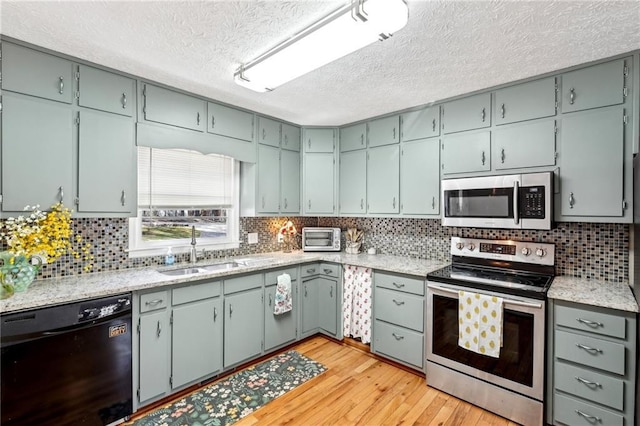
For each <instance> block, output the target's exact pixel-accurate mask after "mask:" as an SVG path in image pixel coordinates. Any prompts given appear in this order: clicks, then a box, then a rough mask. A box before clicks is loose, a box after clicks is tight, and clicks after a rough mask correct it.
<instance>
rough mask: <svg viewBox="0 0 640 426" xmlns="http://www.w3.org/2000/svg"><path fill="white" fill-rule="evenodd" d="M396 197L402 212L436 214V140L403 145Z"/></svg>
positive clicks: (438, 185) (438, 189) (437, 159)
mask: <svg viewBox="0 0 640 426" xmlns="http://www.w3.org/2000/svg"><path fill="white" fill-rule="evenodd" d="M400 200H401V201H402V202H401V207H402V208H401V211H402V213H404V214H411V215H413V214H416V215H423V214H425V215H439V214H440V140H439V139H436V138H434V139H423V140H419V141H415V142H410V143H407V144H404V145H403V147H402V154H401V156H400Z"/></svg>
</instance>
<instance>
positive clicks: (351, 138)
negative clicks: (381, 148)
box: [340, 123, 367, 152]
mask: <svg viewBox="0 0 640 426" xmlns="http://www.w3.org/2000/svg"><path fill="white" fill-rule="evenodd" d="M366 134H367V125H366V123H361V124H356V125H355V126H349V127H343V128H342V129H340V152H347V151H354V150H356V149H364V148H366V147H367V141H366Z"/></svg>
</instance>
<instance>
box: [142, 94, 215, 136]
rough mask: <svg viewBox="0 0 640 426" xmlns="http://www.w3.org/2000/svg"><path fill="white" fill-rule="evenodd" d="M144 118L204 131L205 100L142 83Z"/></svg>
mask: <svg viewBox="0 0 640 426" xmlns="http://www.w3.org/2000/svg"><path fill="white" fill-rule="evenodd" d="M143 94H144V108H143V112H144V119H145V120H147V121H153V122H156V123H162V124H169V125H171V126H176V127H182V128H185V129H191V130H198V131H201V132H202V131H204V129H205V122H204V120H205V117H206V113H205V108H206V102H205V101H203V100H202V99H198V98H194V97H193V96H189V95H185V94H182V93H178V92H174V91H172V90H168V89H163V88H161V87H157V86H154V85H151V84H145V85H144V91H143Z"/></svg>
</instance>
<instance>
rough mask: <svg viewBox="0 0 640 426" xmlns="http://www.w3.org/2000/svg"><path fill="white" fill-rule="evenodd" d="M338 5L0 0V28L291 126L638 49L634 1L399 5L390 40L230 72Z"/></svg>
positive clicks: (639, 27)
mask: <svg viewBox="0 0 640 426" xmlns="http://www.w3.org/2000/svg"><path fill="white" fill-rule="evenodd" d="M344 3H345V1H344V0H342V1H310V0H308V1H164V2H161V1H10V0H1V1H0V15H1V20H0V33H2V34H4V35H7V36H10V37H14V38H17V39H20V40H25V41H28V42H31V43H34V44H37V45H40V46H44V47H47V48H50V49H53V50H56V51H59V52H62V53H66V54H69V55H73V56H76V57H80V58H82V59H86V60H89V61H92V62H95V63H98V64H102V65H105V66H108V67H112V68H115V69H119V70H123V71H126V72H129V73H131V74H135V75H138V76H140V77H143V78H147V79H151V80H156V81H159V82H162V83H165V84H167V85H170V86H175V87H179V88H181V89H183V90H187V91H190V92H194V93H198V94H201V95H204V96H207V97H210V98H213V99H217V100H220V101H222V102H226V103H229V104H233V105H238V106H241V107H244V108H248V109H251V110H254V111H257V112H260V113H263V114H267V115H271V116H274V117H277V118H280V119H284V120H288V121H291V122H294V123H297V124H301V125H342V124H345V123H350V122H354V121H358V120H362V119H365V118H370V117H373V116H377V115H382V114H385V113H389V112H392V111H397V110H400V109H404V108H408V107H412V106H416V105H421V104H426V103H429V102H433V101H436V100H440V99H444V98H448V97H451V96H455V95H459V94H463V93H468V92H472V91H475V90H480V89H483V88H486V87H490V86H494V85H498V84H501V83H506V82H510V81H514V80H518V79H522V78H526V77H530V76H534V75H537V74H541V73H545V72H549V71H553V70H557V69H559V68H564V67H568V66H572V65H576V64H580V63H584V62H589V61H592V60H596V59H600V58H606V57H609V56H613V55H616V54H619V53H624V52H629V51H632V50H635V49H640V1H607V0H603V1H566V0H564V1H418V0H408V1H407V3H408V5H409V23H408V24H407V26H406V27H405V28H404V29H402V30H401V31H399V32H398V33H396V34H395V35H394V36H393V37H392V38H391V39H389V40H387V41H384V42H379V43H374V44H372V45H370V46H368V47H366V48H365V49H362V50H361V51H359V52H356V53H355V54H352V55H350V56H348V57H345V58H342V59H340V60H338V61H336V62H333V63H331V64H329V65H326V66H324V67H323V68H321V69H318V70H316V71H314V72H312V73H310V74H307V75H305V76H302V77H300V78H298V79H296V80H294V81H292V82H290V83H287V84H284V85H282V86H280V87H278V88H277V89H276V90H274V91H273V92H269V93H255V92H252V91H250V90H248V89H246V88H243V87H240V86H237V85H236V84H235V83H234V82H233V73H234V71H235V70H236V69H237V68H238V66H239V65H240V64H241V63H243V62H247V61H249V60H251V59H253V58H254V57H256V56H258V55H259V54H261V53H263V52H264V51H266V50H268V49H269V48H271V47H273V46H274V45H275V44H277V43H279V42H280V41H282V40H284V39H286V38H287V37H289V36H291V35H292V34H294V33H296V32H298V31H300V30H301V29H303V28H305V27H306V26H308V25H309V24H311V23H313V22H314V21H316V20H318V19H319V18H321V17H323V16H324V15H326V14H328V13H329V12H331V11H333V10H335V9H337V8H338V7H340V6H341V5H343V4H344Z"/></svg>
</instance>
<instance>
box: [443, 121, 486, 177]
mask: <svg viewBox="0 0 640 426" xmlns="http://www.w3.org/2000/svg"><path fill="white" fill-rule="evenodd" d="M489 170H491V132H490V131H488V130H487V131H480V132H465V133H459V134H455V135H450V136H446V137H445V138H444V139H443V141H442V174H443V175H448V174H454V173H471V172H487V171H489Z"/></svg>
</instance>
